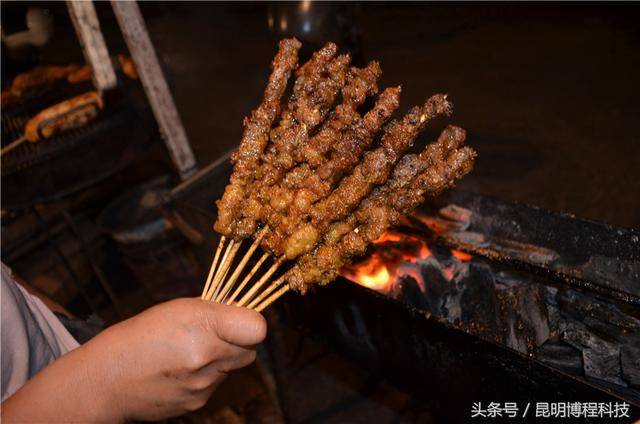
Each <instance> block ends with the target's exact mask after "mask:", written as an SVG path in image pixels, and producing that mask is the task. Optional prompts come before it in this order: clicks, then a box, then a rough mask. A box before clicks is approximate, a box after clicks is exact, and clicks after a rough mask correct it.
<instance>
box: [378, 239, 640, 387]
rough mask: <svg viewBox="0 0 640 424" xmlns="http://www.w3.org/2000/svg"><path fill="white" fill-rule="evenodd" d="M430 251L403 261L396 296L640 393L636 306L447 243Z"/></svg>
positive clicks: (567, 368) (572, 370)
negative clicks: (468, 254) (468, 255)
mask: <svg viewBox="0 0 640 424" xmlns="http://www.w3.org/2000/svg"><path fill="white" fill-rule="evenodd" d="M431 251H432V253H433V254H432V255H430V256H428V257H427V258H425V259H418V260H416V261H415V262H414V263H404V264H402V265H401V266H400V267H399V269H398V273H397V275H398V278H397V279H396V281H395V282H394V283H393V285H392V286H391V288H390V291H389V293H388V295H389V296H390V297H391V298H393V299H395V300H397V301H400V302H402V303H404V304H406V305H409V306H412V307H414V308H417V309H420V310H423V311H428V312H429V313H430V314H431V315H432V317H433V318H434V319H437V320H439V321H442V322H446V323H448V324H449V325H452V326H454V327H456V328H458V329H460V330H462V331H465V332H467V333H470V334H473V335H476V336H478V337H480V338H482V339H485V340H487V341H491V342H494V343H498V344H501V345H504V346H507V347H509V348H511V349H513V350H515V351H517V352H520V353H521V354H524V355H528V356H530V357H532V358H534V359H535V360H538V361H541V362H543V363H545V364H547V365H549V366H551V367H553V368H556V369H559V370H561V371H563V372H566V373H568V374H570V375H574V376H576V377H579V378H584V379H586V380H588V381H590V382H592V383H594V384H596V385H599V386H601V387H605V388H608V389H610V390H613V391H616V392H619V393H621V394H624V395H625V396H630V397H631V398H635V399H640V320H639V319H638V318H636V317H635V316H634V314H633V311H627V310H623V308H622V307H620V306H618V305H616V304H613V303H611V302H609V301H608V300H605V299H600V298H596V297H595V296H594V295H591V294H587V293H582V292H578V291H576V290H574V289H571V288H567V287H557V286H554V285H552V284H551V283H548V282H546V281H543V280H541V279H539V278H538V277H533V276H530V275H528V274H525V273H518V272H514V271H513V270H512V269H508V268H506V267H504V266H503V265H499V264H495V263H493V262H488V261H485V260H483V259H481V258H473V259H472V260H471V261H462V260H459V259H458V258H456V257H455V256H453V255H452V254H451V252H450V251H449V249H446V248H439V247H435V248H431ZM418 277H419V278H418ZM635 312H636V314H637V311H635Z"/></svg>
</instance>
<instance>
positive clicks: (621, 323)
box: [168, 158, 640, 422]
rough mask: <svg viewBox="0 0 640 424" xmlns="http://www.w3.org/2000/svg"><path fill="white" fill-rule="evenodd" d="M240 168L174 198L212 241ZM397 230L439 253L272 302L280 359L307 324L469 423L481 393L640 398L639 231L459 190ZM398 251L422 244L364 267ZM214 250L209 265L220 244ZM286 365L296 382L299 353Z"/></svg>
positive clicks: (211, 170)
mask: <svg viewBox="0 0 640 424" xmlns="http://www.w3.org/2000/svg"><path fill="white" fill-rule="evenodd" d="M229 173H230V166H229V162H228V158H222V159H221V160H220V161H219V162H218V163H217V164H214V165H212V166H210V167H208V168H207V169H205V170H203V171H202V172H201V173H200V174H199V175H198V176H197V177H196V178H195V179H194V180H193V181H190V182H189V183H187V184H183V185H182V186H181V187H178V188H177V189H175V190H174V191H173V193H172V195H170V196H169V199H168V200H169V202H170V204H171V207H172V208H174V209H176V210H178V212H179V213H180V215H181V216H182V217H183V219H185V220H186V221H188V222H190V223H192V224H193V225H194V226H197V228H198V230H199V231H200V232H201V233H202V234H203V235H205V236H207V237H209V238H210V239H213V238H214V235H213V234H212V232H211V230H210V225H211V223H212V222H213V221H214V219H215V206H214V205H213V199H215V198H217V197H218V196H219V195H220V194H221V192H222V190H223V189H224V182H226V181H227V180H228V175H229ZM393 231H394V232H396V233H400V234H403V235H405V236H407V237H411V238H412V239H413V240H421V242H423V243H424V244H425V246H426V248H427V250H428V251H429V252H430V253H429V255H428V256H425V255H424V254H420V253H417V254H416V255H417V256H416V257H415V258H414V260H404V261H401V263H399V264H396V265H398V266H397V267H395V268H394V267H389V268H388V270H387V271H386V273H387V274H388V275H391V277H392V278H391V280H390V281H389V282H388V284H382V285H378V286H375V284H370V283H369V282H368V280H366V279H365V280H362V281H360V280H358V278H354V279H353V280H350V279H347V278H342V277H341V278H339V279H338V280H337V281H335V282H334V283H332V284H330V285H329V286H327V287H322V288H318V289H317V290H313V292H312V293H310V294H308V295H307V296H297V295H295V294H288V295H287V296H286V298H285V300H284V301H283V302H281V305H279V306H277V307H276V308H274V310H273V311H272V312H271V313H270V321H271V325H270V334H273V335H272V336H270V340H269V347H270V350H271V352H272V354H273V356H274V357H275V358H280V357H287V356H290V355H291V352H296V351H298V350H299V346H297V345H296V344H293V345H292V344H286V343H283V342H282V339H283V338H282V337H279V336H278V334H279V333H281V332H283V331H284V332H286V331H290V330H291V329H305V332H306V333H307V334H310V335H311V338H313V339H314V340H318V341H321V342H322V344H323V345H326V346H329V347H330V348H331V350H332V351H334V352H337V353H338V354H339V355H342V356H344V357H346V358H349V359H350V360H353V361H354V362H355V363H357V364H359V365H360V366H364V367H365V368H366V369H368V370H369V371H370V372H371V373H372V374H374V375H378V376H380V378H385V379H387V380H388V381H391V382H393V383H394V384H396V385H397V386H398V387H401V388H403V390H407V391H409V392H410V393H413V394H414V396H415V398H414V399H415V400H416V401H419V402H422V403H424V405H432V406H433V408H432V409H431V411H432V413H434V414H436V415H437V414H438V413H442V414H443V415H442V416H440V417H436V418H440V419H441V420H444V421H447V422H451V421H459V422H464V421H465V419H466V418H468V417H469V415H468V414H469V411H461V410H460V405H461V404H468V405H469V406H471V405H472V403H473V402H478V401H486V402H489V401H495V400H505V399H508V400H510V401H511V400H513V401H522V402H526V401H536V400H538V401H539V400H545V399H549V398H550V397H551V396H552V398H553V400H554V401H583V402H586V401H606V402H619V401H622V400H624V401H626V402H629V403H630V404H632V405H636V406H638V405H640V390H639V389H640V379H639V377H640V362H639V361H638V358H640V349H639V348H638V346H640V309H638V306H640V302H639V299H640V283H639V282H640V234H639V233H638V232H637V231H633V230H625V229H621V228H613V227H611V226H608V225H605V224H601V223H596V222H590V221H585V220H581V219H578V218H575V217H573V216H569V215H563V214H556V213H551V212H548V211H545V210H542V209H538V208H534V207H529V206H526V205H519V204H512V203H506V202H503V201H500V200H499V199H495V198H491V197H487V196H483V195H480V194H477V193H471V192H465V191H457V190H453V191H451V192H449V193H448V194H446V195H445V196H444V197H442V198H439V199H436V200H434V201H431V202H428V203H427V204H425V205H424V206H423V207H422V209H421V210H419V211H418V213H417V214H416V215H415V216H413V217H411V218H409V219H407V220H406V221H405V222H404V223H403V224H402V226H400V227H398V228H396V229H394V230H393ZM383 238H384V236H383ZM209 242H210V243H209V244H208V245H209V246H215V245H216V243H215V240H209ZM394 249H401V250H402V249H404V250H402V251H403V252H405V255H406V252H407V251H408V250H411V249H408V248H407V247H406V246H403V245H402V242H398V240H396V239H394V238H393V237H389V238H388V240H387V241H384V242H381V243H379V244H376V245H375V246H374V248H373V251H372V252H370V254H371V257H369V258H364V259H363V262H362V263H360V264H355V265H354V267H355V269H356V270H357V269H358V267H359V266H362V267H363V268H360V269H365V267H364V264H366V263H367V261H370V260H371V258H373V257H375V255H378V256H382V257H392V256H394ZM203 250H205V251H203V252H202V259H203V262H202V265H203V274H204V272H205V271H206V266H207V265H208V259H209V258H210V256H211V252H210V251H206V249H203ZM413 251H414V252H418V251H420V249H413ZM420 255H422V256H420ZM396 256H397V255H396ZM352 268H353V267H352ZM366 269H369V268H366ZM369 271H370V272H371V275H370V277H376V276H377V274H376V272H375V270H373V271H372V270H371V269H369ZM343 275H356V274H354V273H353V269H350V270H346V271H344V272H343ZM203 278H204V276H203ZM363 281H364V282H363ZM356 282H358V283H359V284H356ZM361 285H369V286H370V287H372V288H373V290H372V289H371V288H365V287H361ZM286 329H289V330H286ZM274 362H275V363H276V366H275V373H276V375H279V377H278V379H279V380H280V382H281V383H282V385H283V386H287V385H288V384H289V383H288V382H287V381H286V378H287V377H285V376H287V375H291V372H290V371H288V370H289V369H290V366H291V364H290V363H287V362H286V361H285V360H279V359H275V360H274ZM278 364H280V367H279V366H278ZM280 373H281V374H280ZM291 396H294V397H295V396H296V395H295V394H292V395H291ZM297 396H299V395H297ZM306 396H322V393H315V392H313V389H312V388H310V389H309V393H306ZM284 397H285V398H286V396H284ZM283 402H285V403H286V399H285V400H283ZM452 411H453V412H456V411H457V412H456V413H458V414H459V416H457V417H452V415H451V414H452ZM633 411H634V413H636V414H637V413H638V412H639V410H638V409H634V410H633ZM454 415H455V414H454Z"/></svg>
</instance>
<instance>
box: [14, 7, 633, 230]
mask: <svg viewBox="0 0 640 424" xmlns="http://www.w3.org/2000/svg"><path fill="white" fill-rule="evenodd" d="M27 5H29V3H28V2H27V3H23V2H20V3H12V2H3V5H2V14H3V18H2V19H3V20H2V25H3V33H5V34H7V33H8V32H9V31H10V27H19V25H18V24H19V22H12V20H14V19H15V20H18V15H17V13H14V9H18V10H20V11H22V12H23V11H24V9H25V8H26V7H27ZM37 5H38V7H41V8H43V9H45V10H46V11H47V13H48V14H50V16H51V18H52V19H51V20H52V23H51V27H52V31H53V35H52V36H51V38H50V39H49V40H48V42H47V43H46V44H44V45H42V46H40V47H38V48H34V49H33V50H32V51H30V52H29V56H28V60H27V62H26V63H24V62H21V63H19V64H18V63H14V62H15V61H14V57H11V56H12V55H10V54H8V53H7V49H6V48H4V49H3V61H2V80H3V84H4V83H5V82H6V81H8V80H9V79H11V77H12V75H14V73H15V72H17V71H19V70H21V69H24V68H25V67H26V66H32V65H33V64H35V63H39V64H65V63H70V62H82V52H81V50H80V46H79V45H78V42H77V39H76V36H75V33H74V31H73V27H72V25H71V23H70V21H69V19H68V16H67V11H66V8H65V5H64V4H62V3H57V4H56V3H37ZM141 7H142V11H143V14H144V17H145V19H146V22H147V25H148V30H149V34H150V36H151V38H152V41H153V43H154V45H155V47H156V49H157V52H158V55H159V57H160V60H161V62H162V64H163V66H164V69H165V72H166V74H167V78H168V80H169V82H170V85H171V89H172V91H173V94H174V96H175V101H176V104H177V107H178V110H179V112H180V114H181V117H182V120H183V122H184V125H185V127H186V131H187V133H188V136H189V140H190V142H191V144H192V146H193V149H194V151H195V156H196V158H197V161H198V163H199V164H200V165H201V166H202V165H204V164H206V163H208V162H210V161H212V160H214V159H216V158H217V157H219V156H220V155H221V154H223V153H224V152H226V151H227V150H229V149H232V148H233V147H234V146H235V145H236V144H237V142H238V140H239V137H240V134H241V130H242V126H241V122H242V118H243V117H244V116H245V115H247V114H248V113H249V111H250V110H251V109H252V108H253V107H254V106H255V105H256V104H257V102H258V100H259V98H260V96H261V94H262V90H263V88H264V83H265V79H266V76H267V75H268V70H269V69H268V64H269V63H270V60H271V58H272V56H273V54H274V52H275V49H276V46H277V41H278V39H279V38H281V37H282V36H284V35H295V36H297V37H299V38H300V39H301V40H302V41H304V42H305V45H306V46H308V47H309V46H313V47H316V46H318V45H320V44H321V43H324V42H325V41H328V40H333V41H336V42H338V43H340V45H341V46H342V47H343V48H346V49H349V50H351V51H352V52H354V53H355V59H356V63H357V62H360V63H364V62H366V61H369V60H374V59H375V60H379V61H380V62H381V64H382V68H383V72H384V74H383V78H382V86H385V85H394V84H402V86H403V93H402V104H401V109H402V110H406V109H407V108H409V107H410V106H412V105H414V104H418V103H419V102H421V101H422V100H423V99H424V98H425V97H426V96H428V95H430V94H432V93H435V92H446V93H449V94H450V96H451V99H452V100H453V102H454V104H455V112H454V115H453V117H452V120H451V121H452V122H453V123H456V124H458V125H461V126H463V127H464V128H466V129H467V131H468V133H469V143H470V144H471V145H472V146H473V147H474V148H476V149H477V150H478V151H479V153H480V156H479V160H478V165H477V167H476V169H475V171H474V173H473V174H472V175H470V176H469V177H467V178H465V179H464V181H463V182H462V186H463V187H465V188H469V189H473V190H476V191H480V192H482V193H485V194H491V195H495V196H498V197H501V198H504V199H508V200H515V201H519V202H525V203H529V204H533V205H537V206H540V207H543V208H548V209H551V210H554V211H560V212H567V213H571V214H575V215H578V216H581V217H584V218H589V219H593V220H599V221H606V222H609V223H611V224H614V225H618V226H623V227H634V226H636V227H637V225H638V223H639V222H640V211H639V208H638V197H639V196H638V193H640V143H639V141H640V140H639V136H638V134H637V132H636V131H634V129H635V128H636V124H637V119H638V116H640V113H639V112H640V104H639V103H638V101H637V99H638V96H639V95H640V79H639V78H638V76H637V73H638V72H637V71H638V69H639V65H640V48H639V44H640V29H639V28H638V25H637V22H638V17H639V15H640V14H639V13H638V12H639V10H640V7H639V6H638V5H637V4H615V5H605V4H585V5H580V6H576V5H566V4H564V5H562V4H551V3H545V4H491V5H486V4H444V3H434V4H430V3H419V4H402V3H396V2H388V3H385V2H380V3H378V2H376V3H362V4H360V3H345V4H343V3H339V4H336V3H329V2H322V3H311V2H309V3H305V2H302V3H274V4H269V3H224V2H221V3H202V2H198V3H189V2H181V3H173V2H163V3H150V2H145V3H142V4H141ZM97 10H98V14H99V18H100V22H101V25H102V30H103V32H104V33H105V36H106V38H107V43H108V46H109V47H110V49H112V50H113V51H126V48H125V46H124V43H123V41H122V38H121V35H120V32H119V31H118V28H117V24H116V22H115V19H114V17H113V12H112V10H111V7H110V5H109V4H100V3H99V4H97ZM14 16H16V18H14ZM309 51H311V48H307V49H306V52H307V53H308V52H309ZM23 54H27V53H24V52H23ZM22 59H23V60H25V59H24V57H23V58H22ZM434 132H435V131H434ZM430 136H432V134H426V135H425V136H423V140H425V141H426V140H429V139H430ZM160 147H161V146H160Z"/></svg>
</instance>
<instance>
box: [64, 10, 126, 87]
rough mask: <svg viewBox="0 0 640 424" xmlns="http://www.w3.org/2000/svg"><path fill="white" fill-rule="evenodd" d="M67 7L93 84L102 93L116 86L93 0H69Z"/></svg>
mask: <svg viewBox="0 0 640 424" xmlns="http://www.w3.org/2000/svg"><path fill="white" fill-rule="evenodd" d="M67 8H68V9H69V15H70V16H71V21H72V22H73V26H74V28H75V30H76V34H77V35H78V39H79V40H80V45H81V46H82V52H83V53H84V57H85V60H86V61H87V63H88V64H89V67H90V68H91V75H92V78H93V85H94V86H95V87H96V89H97V90H98V91H99V92H100V93H102V92H103V91H106V90H110V89H112V88H114V87H115V86H116V85H117V83H118V80H117V78H116V73H115V71H114V69H113V64H112V63H111V58H110V57H109V51H108V50H107V45H106V44H105V42H104V37H103V36H102V31H101V30H100V22H98V15H97V14H96V9H95V7H94V6H93V2H92V1H74V0H67Z"/></svg>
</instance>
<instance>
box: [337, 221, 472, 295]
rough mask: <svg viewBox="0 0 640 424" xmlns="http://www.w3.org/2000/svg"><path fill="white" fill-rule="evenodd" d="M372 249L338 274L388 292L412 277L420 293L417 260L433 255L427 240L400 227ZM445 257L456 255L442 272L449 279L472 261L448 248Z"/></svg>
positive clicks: (463, 254)
mask: <svg viewBox="0 0 640 424" xmlns="http://www.w3.org/2000/svg"><path fill="white" fill-rule="evenodd" d="M373 245H374V246H373V252H372V253H371V255H370V256H368V257H366V258H365V259H363V260H362V261H360V262H356V263H354V264H352V265H348V266H345V267H344V268H342V270H341V271H340V274H341V275H342V276H343V277H346V278H347V279H349V280H351V281H354V282H356V283H358V284H360V285H361V286H364V287H367V288H370V289H372V290H376V291H378V292H380V293H384V294H388V293H389V292H390V291H391V289H392V287H393V285H394V284H395V283H396V282H398V281H400V280H402V279H403V277H406V276H411V277H413V279H414V280H415V281H416V282H417V283H418V285H419V286H420V288H421V290H422V292H423V293H424V292H425V284H427V283H428V282H427V281H424V277H423V274H422V272H421V271H420V262H422V261H424V260H425V259H427V258H429V257H430V256H432V255H433V254H432V252H431V249H429V246H428V244H427V241H426V240H425V239H423V238H421V237H419V236H416V235H413V234H406V233H403V232H401V231H399V230H387V231H386V232H385V233H384V234H383V235H382V236H381V237H380V238H379V239H378V240H376V241H375V242H374V243H373ZM446 253H447V256H450V257H452V258H455V259H454V260H452V261H451V263H447V264H446V265H443V266H442V268H441V272H442V275H443V276H444V277H445V278H446V279H447V280H449V281H451V279H452V278H453V276H454V274H455V273H456V271H457V267H458V265H459V264H460V263H462V262H466V261H469V260H471V257H472V256H471V255H469V254H468V253H465V252H462V251H459V250H455V249H452V250H448V251H447V252H446Z"/></svg>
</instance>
